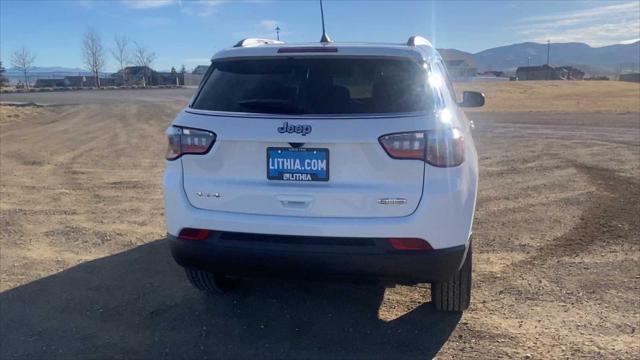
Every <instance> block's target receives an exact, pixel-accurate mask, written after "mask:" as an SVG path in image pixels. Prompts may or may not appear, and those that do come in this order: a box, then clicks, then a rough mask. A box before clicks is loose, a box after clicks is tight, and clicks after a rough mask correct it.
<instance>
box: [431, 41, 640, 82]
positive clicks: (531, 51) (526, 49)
mask: <svg viewBox="0 0 640 360" xmlns="http://www.w3.org/2000/svg"><path fill="white" fill-rule="evenodd" d="M439 51H440V53H441V54H442V56H443V57H444V58H445V59H465V60H471V62H472V63H475V65H476V66H477V68H478V71H480V72H483V71H488V70H499V71H507V72H512V71H515V69H516V68H517V67H519V66H527V65H531V66H533V65H542V64H546V63H547V44H538V43H533V42H525V43H519V44H513V45H507V46H499V47H495V48H491V49H487V50H483V51H480V52H477V53H468V52H464V51H460V50H456V49H439ZM549 55H550V56H549V63H550V64H551V65H552V66H559V65H572V66H575V67H578V68H581V69H582V70H583V71H585V72H586V73H588V74H591V75H612V74H615V73H620V72H630V71H640V41H636V42H634V43H632V44H616V45H609V46H603V47H591V46H589V45H587V44H584V43H575V42H574V43H552V44H551V45H550V47H549Z"/></svg>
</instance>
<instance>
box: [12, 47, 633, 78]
mask: <svg viewBox="0 0 640 360" xmlns="http://www.w3.org/2000/svg"><path fill="white" fill-rule="evenodd" d="M438 50H439V51H440V53H441V54H442V56H443V57H444V58H445V59H446V60H449V59H451V60H455V59H464V60H467V61H468V62H470V63H471V64H475V67H477V68H478V71H479V72H483V71H488V70H499V71H506V72H507V73H509V72H515V69H516V68H517V67H518V66H527V65H532V66H533V65H542V64H546V62H547V44H538V43H533V42H524V43H519V44H513V45H507V46H499V47H495V48H491V49H487V50H483V51H480V52H477V53H469V52H465V51H461V50H456V49H438ZM549 50H550V64H551V65H553V66H559V65H571V66H575V67H577V68H580V69H581V70H583V71H584V72H586V73H587V74H589V75H606V76H611V75H614V74H618V73H621V72H622V73H624V72H637V71H640V41H636V42H634V43H632V44H616V45H609V46H603V47H591V46H589V45H587V44H584V43H575V42H573V43H552V44H551V46H550V49H549ZM29 72H30V73H31V74H33V75H37V74H38V73H48V74H51V73H65V74H64V75H71V74H73V75H78V74H79V73H81V74H82V75H87V74H90V73H89V72H88V71H86V70H84V69H79V68H65V67H59V66H54V67H37V68H33V69H32V70H30V71H29ZM18 74H20V72H19V71H18V70H16V69H15V68H9V69H7V75H9V76H16V75H18ZM56 75H58V74H56ZM60 75H62V74H60Z"/></svg>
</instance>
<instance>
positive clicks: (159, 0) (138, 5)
mask: <svg viewBox="0 0 640 360" xmlns="http://www.w3.org/2000/svg"><path fill="white" fill-rule="evenodd" d="M120 2H121V3H122V4H124V5H125V6H126V7H128V8H131V9H153V8H159V7H164V6H168V5H171V4H175V3H176V0H120Z"/></svg>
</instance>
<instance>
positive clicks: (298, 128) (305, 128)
mask: <svg viewBox="0 0 640 360" xmlns="http://www.w3.org/2000/svg"><path fill="white" fill-rule="evenodd" d="M311 130H312V128H311V125H289V122H287V121H285V122H284V124H282V126H280V127H279V128H278V132H279V133H280V134H285V133H289V134H300V135H302V136H306V135H307V134H309V133H311Z"/></svg>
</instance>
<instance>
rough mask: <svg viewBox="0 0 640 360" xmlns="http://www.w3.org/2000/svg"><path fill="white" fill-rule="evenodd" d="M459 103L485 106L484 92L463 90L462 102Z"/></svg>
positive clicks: (464, 105)
mask: <svg viewBox="0 0 640 360" xmlns="http://www.w3.org/2000/svg"><path fill="white" fill-rule="evenodd" d="M459 105H460V106H462V107H481V106H484V94H483V93H481V92H477V91H463V92H462V102H461V103H460V104H459Z"/></svg>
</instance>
